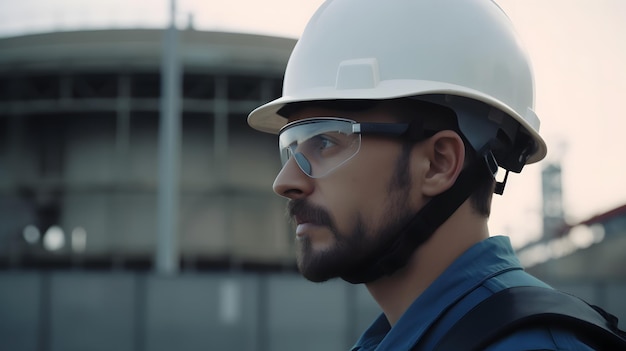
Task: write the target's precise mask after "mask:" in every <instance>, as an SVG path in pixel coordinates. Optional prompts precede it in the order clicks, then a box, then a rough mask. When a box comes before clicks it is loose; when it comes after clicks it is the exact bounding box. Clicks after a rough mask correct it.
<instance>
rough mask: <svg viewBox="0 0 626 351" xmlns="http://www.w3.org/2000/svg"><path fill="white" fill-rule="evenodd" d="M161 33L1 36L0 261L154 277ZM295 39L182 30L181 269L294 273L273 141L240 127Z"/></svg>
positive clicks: (275, 80) (265, 95) (277, 83)
mask: <svg viewBox="0 0 626 351" xmlns="http://www.w3.org/2000/svg"><path fill="white" fill-rule="evenodd" d="M163 34H164V33H163V31H161V30H102V31H80V32H61V33H49V34H38V35H28V36H22V37H13V38H3V39H0V208H1V209H2V210H1V211H0V248H1V251H0V260H1V261H2V262H4V263H3V264H4V265H9V266H24V265H40V264H43V265H50V264H70V265H73V264H82V265H90V264H94V265H109V264H112V265H131V264H138V265H140V266H150V265H151V264H152V260H153V259H152V257H153V256H154V250H155V247H156V241H157V239H156V237H157V225H158V224H157V223H158V221H157V191H158V177H159V175H158V162H159V161H158V145H159V142H158V135H159V118H160V117H159V116H160V112H159V111H160V106H161V99H160V98H161V85H160V82H161V78H160V77H161V75H160V72H161V61H162V52H163V49H162V47H163V45H162V39H163ZM294 45H295V40H293V39H285V38H276V37H267V36H259V35H247V34H235V33H220V32H199V31H193V30H186V31H180V32H179V56H180V64H181V71H182V90H181V95H182V96H181V98H182V100H181V109H182V113H181V122H182V140H181V153H180V158H179V160H178V161H179V163H180V210H179V225H178V242H179V247H180V257H181V261H182V262H181V264H182V265H183V267H186V266H189V267H201V266H202V265H206V264H208V265H212V264H219V265H223V264H227V265H230V264H238V265H239V264H241V265H245V264H272V265H276V264H278V265H284V264H287V265H291V263H292V260H293V259H292V257H293V250H292V240H291V238H290V234H289V230H288V226H287V224H286V221H285V216H284V201H282V200H281V199H280V198H278V197H277V196H275V195H274V194H273V193H272V192H271V183H272V181H273V178H274V176H275V174H276V173H277V171H278V170H279V167H280V163H279V160H278V155H277V152H276V151H277V150H276V149H277V147H276V139H275V137H273V136H271V135H264V134H262V133H258V132H255V131H253V130H251V129H250V128H249V127H248V126H247V124H246V116H247V114H248V112H249V111H251V110H252V109H253V108H254V107H256V106H258V105H260V104H262V103H264V102H266V101H269V100H271V99H274V98H276V97H278V96H279V95H280V91H281V88H282V74H283V71H284V67H285V64H286V62H287V60H288V57H289V54H290V52H291V50H292V48H293V46H294Z"/></svg>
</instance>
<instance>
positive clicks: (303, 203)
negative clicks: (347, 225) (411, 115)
mask: <svg viewBox="0 0 626 351" xmlns="http://www.w3.org/2000/svg"><path fill="white" fill-rule="evenodd" d="M407 152H408V151H407ZM402 156H404V157H402ZM402 156H401V157H400V158H399V160H398V164H397V168H396V172H395V176H394V178H393V179H392V180H391V181H390V184H389V186H388V190H389V196H388V198H387V201H386V202H385V203H382V204H381V206H380V208H384V209H387V210H386V211H385V213H383V214H382V215H381V216H380V218H382V220H381V221H380V222H379V223H366V221H365V220H364V216H363V215H362V214H360V213H357V214H356V215H355V218H356V220H355V224H354V226H353V228H352V229H351V230H350V231H349V232H347V233H344V232H341V231H339V230H338V229H337V226H336V224H335V222H334V221H333V219H332V217H331V215H330V214H329V211H327V210H326V209H324V208H323V207H320V206H316V205H313V204H311V203H309V202H308V201H307V200H306V199H294V200H291V201H290V202H289V203H288V212H289V215H290V217H291V218H294V217H295V216H298V217H301V218H306V219H308V220H309V221H311V222H313V223H315V224H316V225H321V226H325V227H326V228H328V230H329V231H330V232H331V234H332V236H333V238H334V244H333V245H332V246H331V247H329V248H327V249H324V250H322V251H315V250H314V249H313V244H312V242H311V239H310V238H309V237H308V236H304V237H302V238H300V239H299V240H297V241H296V258H297V264H298V269H299V271H300V273H301V274H302V275H303V276H304V277H305V278H306V279H308V280H310V281H312V282H324V281H327V280H329V279H332V278H337V277H339V278H344V277H349V276H353V275H354V273H355V272H358V271H359V270H362V269H364V267H367V266H368V265H369V264H371V263H372V262H375V261H376V260H378V258H379V257H381V256H382V255H383V254H384V253H385V252H386V251H387V250H388V249H389V247H390V246H391V245H392V244H393V243H394V242H395V241H396V239H397V238H398V237H399V236H400V235H401V231H402V229H403V228H404V227H405V226H406V224H407V223H409V221H410V220H411V219H412V218H413V217H414V216H415V213H414V212H412V211H411V209H410V206H409V190H410V188H411V185H410V180H409V175H408V172H409V170H408V168H407V163H406V157H408V155H405V154H404V153H403V155H402ZM368 225H369V227H368ZM344 279H345V278H344Z"/></svg>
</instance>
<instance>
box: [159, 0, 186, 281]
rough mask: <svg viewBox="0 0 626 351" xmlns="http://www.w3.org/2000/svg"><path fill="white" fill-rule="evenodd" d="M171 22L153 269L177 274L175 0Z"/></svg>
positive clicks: (163, 73) (164, 76)
mask: <svg viewBox="0 0 626 351" xmlns="http://www.w3.org/2000/svg"><path fill="white" fill-rule="evenodd" d="M170 6H171V8H170V24H169V27H168V28H167V30H166V31H165V35H164V38H163V61H162V66H161V120H160V127H159V189H158V199H157V206H158V209H157V216H158V219H157V221H158V222H157V234H158V238H157V250H156V259H155V261H156V269H157V272H158V273H162V274H176V273H177V272H178V268H179V264H178V262H179V258H178V255H179V253H178V209H179V165H180V140H181V122H180V114H181V111H180V90H181V72H180V63H179V57H178V30H177V29H176V23H175V20H176V0H170Z"/></svg>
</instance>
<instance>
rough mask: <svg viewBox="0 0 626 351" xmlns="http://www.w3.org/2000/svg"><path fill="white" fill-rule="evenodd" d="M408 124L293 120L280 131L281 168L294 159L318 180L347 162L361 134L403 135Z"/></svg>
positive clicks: (333, 119) (338, 119)
mask: <svg viewBox="0 0 626 351" xmlns="http://www.w3.org/2000/svg"><path fill="white" fill-rule="evenodd" d="M408 129H409V124H402V123H357V122H356V121H353V120H349V119H344V118H335V117H316V118H307V119H303V120H299V121H295V122H292V123H289V124H287V125H286V126H284V127H283V128H282V129H281V130H280V132H279V136H278V139H279V148H280V158H281V162H282V165H283V167H284V166H285V164H286V163H287V162H288V161H289V159H290V158H292V157H293V158H294V159H295V161H296V163H297V164H298V166H299V167H300V169H301V170H302V171H303V172H304V173H305V174H306V175H308V176H309V177H311V178H320V177H323V176H325V175H327V174H328V173H330V172H332V171H333V170H335V169H337V168H338V167H339V166H341V165H343V164H344V163H346V162H347V161H348V160H350V159H351V158H352V157H354V155H356V154H357V153H358V152H359V149H360V148H361V135H363V134H376V135H380V136H402V135H403V134H405V133H406V132H407V130H408Z"/></svg>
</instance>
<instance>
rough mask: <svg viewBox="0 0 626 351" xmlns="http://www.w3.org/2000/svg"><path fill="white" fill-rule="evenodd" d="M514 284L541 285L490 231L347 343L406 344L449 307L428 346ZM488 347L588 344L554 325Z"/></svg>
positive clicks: (361, 350) (367, 349) (502, 350)
mask: <svg viewBox="0 0 626 351" xmlns="http://www.w3.org/2000/svg"><path fill="white" fill-rule="evenodd" d="M513 286H544V287H547V286H548V285H546V284H545V283H544V282H542V281H540V280H538V279H537V278H535V277H533V276H531V275H529V274H528V273H526V272H525V271H524V270H523V268H522V266H521V264H520V262H519V260H518V259H517V257H516V256H515V253H514V251H513V248H512V247H511V243H510V241H509V238H508V237H505V236H495V237H490V238H488V239H486V240H484V241H482V242H479V243H477V244H475V245H474V246H472V247H471V248H470V249H469V250H467V251H466V252H465V253H464V254H463V255H461V256H460V257H459V258H458V259H457V260H455V261H454V262H453V263H452V265H450V267H448V268H447V269H446V270H445V271H444V272H443V274H441V275H440V276H439V277H438V278H437V279H436V280H435V281H434V282H433V283H432V284H431V285H430V286H429V287H428V288H427V289H426V290H425V291H424V292H423V293H422V294H421V295H420V296H419V297H418V298H417V299H416V300H415V301H414V302H413V303H412V304H411V306H409V308H408V309H407V310H406V311H405V313H404V314H403V315H402V317H400V319H399V320H398V322H397V323H396V324H395V325H394V326H393V328H391V326H390V325H389V322H388V321H387V318H386V317H385V315H384V314H381V315H380V316H379V317H378V318H377V319H376V320H375V321H374V322H373V323H372V325H371V326H370V327H369V328H368V329H367V330H366V331H365V333H363V335H362V336H361V338H360V339H359V340H358V341H357V343H356V344H355V345H354V346H353V347H352V351H373V350H376V351H383V350H394V351H397V350H410V349H411V347H413V345H415V344H416V343H417V342H418V340H420V338H421V337H422V336H423V334H424V332H425V331H426V330H427V329H428V327H429V326H430V325H431V324H432V323H433V322H435V320H437V319H438V317H439V316H440V315H443V312H444V311H446V310H447V309H449V308H451V309H450V311H449V312H447V313H446V314H445V315H444V316H443V318H442V320H441V322H440V323H441V324H440V325H441V327H440V328H438V330H436V331H434V333H433V337H432V338H431V339H430V343H427V344H426V345H423V346H424V347H423V349H422V350H430V349H432V348H433V347H434V346H435V343H436V342H437V341H439V339H440V338H441V337H442V336H443V335H444V333H445V332H446V331H447V330H448V329H449V328H451V327H452V325H454V323H455V322H456V321H458V320H459V319H460V318H461V317H462V316H463V315H464V314H465V313H467V312H468V311H469V310H470V309H471V308H472V307H474V306H476V305H477V304H478V303H479V302H481V301H482V300H484V299H485V298H487V297H489V296H491V295H493V294H494V293H496V292H498V291H500V290H503V289H506V288H510V287H513ZM486 350H488V351H523V350H524V351H525V350H577V351H578V350H580V351H585V350H592V349H591V348H589V347H588V346H586V345H584V344H582V343H581V342H579V341H578V340H577V339H576V338H575V337H574V336H573V335H572V334H571V333H569V332H567V331H564V330H560V329H558V328H536V329H528V330H523V331H519V332H516V333H514V334H512V335H511V336H509V337H507V338H505V339H503V340H500V341H499V342H497V343H495V344H493V345H491V346H490V347H489V348H487V349H486Z"/></svg>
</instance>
